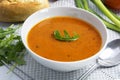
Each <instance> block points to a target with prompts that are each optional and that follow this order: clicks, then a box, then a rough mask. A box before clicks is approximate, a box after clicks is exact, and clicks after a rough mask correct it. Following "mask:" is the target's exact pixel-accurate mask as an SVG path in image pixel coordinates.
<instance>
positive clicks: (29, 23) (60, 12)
mask: <svg viewBox="0 0 120 80" xmlns="http://www.w3.org/2000/svg"><path fill="white" fill-rule="evenodd" d="M53 16H71V17H75V18H80V19H82V20H84V21H86V22H88V23H90V24H92V25H93V26H94V27H95V28H96V29H97V30H98V31H99V33H100V35H101V37H102V48H101V50H100V51H99V52H98V53H96V54H95V55H94V56H91V57H89V58H87V59H83V60H80V61H72V62H60V61H54V60H50V59H46V58H44V57H41V56H39V55H37V54H36V53H35V52H33V51H32V50H31V49H30V48H29V47H28V45H27V35H28V32H29V31H30V29H31V28H32V27H33V26H34V25H35V24H37V23H38V22H40V21H41V20H43V19H45V18H48V17H53ZM21 37H22V41H23V44H24V45H25V47H26V49H27V50H28V52H29V54H30V55H31V56H32V57H33V58H34V59H35V60H37V61H38V62H39V63H40V64H42V65H44V66H46V67H48V68H51V69H54V70H57V71H73V70H77V69H80V68H82V67H84V66H86V65H89V64H92V63H95V62H96V58H98V56H99V55H100V53H101V52H102V51H103V49H104V48H105V46H106V43H107V37H108V35H107V30H106V27H105V25H104V24H103V23H102V22H101V20H99V19H98V17H96V16H95V15H93V14H91V13H89V12H87V11H85V10H82V9H78V8H70V7H56V8H46V9H43V10H40V11H37V12H35V13H34V14H32V15H31V16H30V17H28V18H27V19H26V21H25V22H24V24H23V26H22V29H21Z"/></svg>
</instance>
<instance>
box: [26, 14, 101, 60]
mask: <svg viewBox="0 0 120 80" xmlns="http://www.w3.org/2000/svg"><path fill="white" fill-rule="evenodd" d="M55 30H59V32H60V34H61V35H62V36H64V33H63V31H64V30H66V31H67V32H68V33H69V35H70V36H73V35H74V33H77V34H79V38H78V39H77V40H75V41H60V40H57V39H55V37H54V34H53V33H54V31H55ZM27 41H28V46H29V47H30V49H31V50H32V51H33V52H35V53H36V54H38V55H40V56H42V57H45V58H47V59H51V60H56V61H65V62H67V61H78V60H82V59H85V58H88V57H90V56H93V55H94V54H96V53H97V52H98V51H99V50H100V48H101V44H102V40H101V36H100V34H99V32H98V31H97V30H96V29H95V28H94V27H93V26H92V25H91V24H89V23H87V22H85V21H83V20H80V19H77V18H72V17H62V16H59V17H52V18H47V19H45V20H43V21H41V22H39V23H38V24H36V25H35V26H34V27H33V28H32V29H31V30H30V31H29V34H28V38H27Z"/></svg>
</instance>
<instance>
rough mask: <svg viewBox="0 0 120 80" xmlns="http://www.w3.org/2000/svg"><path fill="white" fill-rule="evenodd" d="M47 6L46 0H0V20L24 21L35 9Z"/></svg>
mask: <svg viewBox="0 0 120 80" xmlns="http://www.w3.org/2000/svg"><path fill="white" fill-rule="evenodd" d="M48 6H49V2H48V0H0V22H20V21H24V20H25V19H26V18H27V17H28V16H30V15H31V14H32V13H34V12H35V11H37V10H40V9H43V8H46V7H48Z"/></svg>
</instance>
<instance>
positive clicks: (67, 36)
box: [54, 30, 79, 41]
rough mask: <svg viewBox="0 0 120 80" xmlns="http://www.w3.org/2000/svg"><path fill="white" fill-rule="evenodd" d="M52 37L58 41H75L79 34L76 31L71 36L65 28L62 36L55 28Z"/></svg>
mask: <svg viewBox="0 0 120 80" xmlns="http://www.w3.org/2000/svg"><path fill="white" fill-rule="evenodd" d="M54 37H55V39H57V40H60V41H75V40H77V39H79V35H78V34H77V33H74V35H73V36H72V37H71V36H70V35H69V34H68V32H67V31H66V30H64V36H61V34H60V32H59V31H58V30H55V31H54Z"/></svg>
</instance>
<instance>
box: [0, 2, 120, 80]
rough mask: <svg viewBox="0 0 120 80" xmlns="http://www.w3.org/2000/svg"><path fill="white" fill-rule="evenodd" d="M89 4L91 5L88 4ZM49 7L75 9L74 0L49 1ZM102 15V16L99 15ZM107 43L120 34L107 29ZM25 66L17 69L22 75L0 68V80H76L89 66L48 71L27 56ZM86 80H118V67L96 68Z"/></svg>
mask: <svg viewBox="0 0 120 80" xmlns="http://www.w3.org/2000/svg"><path fill="white" fill-rule="evenodd" d="M90 4H91V3H90ZM50 6H51V7H57V6H64V7H75V4H74V0H50ZM91 7H92V8H93V9H95V10H96V11H97V12H98V13H100V11H99V10H98V9H96V7H95V6H94V5H92V4H91ZM101 15H102V14H101ZM104 18H106V17H105V16H104ZM7 25H9V24H8V23H0V26H2V27H4V26H7ZM108 34H109V41H111V40H113V39H117V38H120V33H116V32H114V31H112V30H109V29H108ZM25 60H26V65H23V66H20V67H18V68H19V69H20V70H22V71H23V72H24V74H23V73H22V72H21V71H19V70H18V69H15V70H14V71H15V72H16V73H17V74H18V75H19V77H21V78H22V79H21V78H19V77H18V76H16V75H15V74H13V73H12V72H11V73H7V72H8V69H7V68H6V67H5V66H2V67H0V80H76V79H77V78H78V77H79V76H80V75H82V74H83V73H84V72H85V71H86V70H88V69H89V68H90V67H91V66H92V64H91V65H88V66H86V67H84V68H81V69H80V70H77V71H72V72H57V71H53V70H51V69H48V68H46V67H44V66H42V65H41V64H39V63H38V62H36V61H35V60H34V59H33V58H32V57H31V56H30V55H29V54H27V55H26V56H25ZM86 80H120V65H118V66H115V67H111V68H98V69H97V70H95V71H94V72H93V73H91V75H90V76H88V78H87V79H86Z"/></svg>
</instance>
